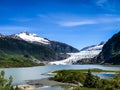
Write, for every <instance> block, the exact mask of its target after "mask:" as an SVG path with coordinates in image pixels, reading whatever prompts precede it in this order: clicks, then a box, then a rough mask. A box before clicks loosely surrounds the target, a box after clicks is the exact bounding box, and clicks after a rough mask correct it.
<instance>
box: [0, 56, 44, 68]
mask: <svg viewBox="0 0 120 90" xmlns="http://www.w3.org/2000/svg"><path fill="white" fill-rule="evenodd" d="M41 65H44V64H42V63H39V64H37V63H35V62H33V61H31V60H30V58H26V57H25V56H23V55H16V54H14V55H7V54H5V55H4V58H2V59H1V60H0V67H31V66H41Z"/></svg>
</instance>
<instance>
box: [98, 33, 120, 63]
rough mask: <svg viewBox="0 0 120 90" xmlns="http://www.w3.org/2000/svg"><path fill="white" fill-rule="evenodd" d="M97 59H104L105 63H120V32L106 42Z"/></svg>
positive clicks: (100, 60)
mask: <svg viewBox="0 0 120 90" xmlns="http://www.w3.org/2000/svg"><path fill="white" fill-rule="evenodd" d="M97 60H98V62H102V61H104V63H105V64H106V63H109V64H116V65H119V64H120V32H118V33H117V34H115V35H113V36H112V38H110V39H109V40H108V41H107V42H106V44H105V45H104V46H103V49H102V52H101V53H100V54H99V56H98V57H97Z"/></svg>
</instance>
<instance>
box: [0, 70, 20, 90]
mask: <svg viewBox="0 0 120 90" xmlns="http://www.w3.org/2000/svg"><path fill="white" fill-rule="evenodd" d="M12 82H13V77H12V76H10V77H9V79H5V72H4V71H1V72H0V90H21V89H20V88H18V87H17V86H16V87H15V88H14V87H13V86H12Z"/></svg>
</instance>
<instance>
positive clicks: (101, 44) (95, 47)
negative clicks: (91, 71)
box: [81, 41, 105, 51]
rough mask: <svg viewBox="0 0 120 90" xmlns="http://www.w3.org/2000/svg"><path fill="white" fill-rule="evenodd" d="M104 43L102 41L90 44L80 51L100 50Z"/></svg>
mask: <svg viewBox="0 0 120 90" xmlns="http://www.w3.org/2000/svg"><path fill="white" fill-rule="evenodd" d="M104 44H105V42H103V41H102V42H101V43H100V44H98V45H91V46H88V47H85V48H83V49H81V51H90V50H102V47H103V45H104Z"/></svg>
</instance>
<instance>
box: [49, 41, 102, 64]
mask: <svg viewBox="0 0 120 90" xmlns="http://www.w3.org/2000/svg"><path fill="white" fill-rule="evenodd" d="M103 45H104V43H103V44H99V45H94V46H89V47H88V48H86V49H84V50H81V51H80V52H78V53H69V55H70V57H69V58H67V59H64V60H60V61H54V62H50V63H49V64H52V65H60V64H62V65H67V64H73V63H74V62H77V61H78V60H81V59H86V58H94V57H95V56H97V55H98V54H99V53H100V52H101V51H102V47H103Z"/></svg>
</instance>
